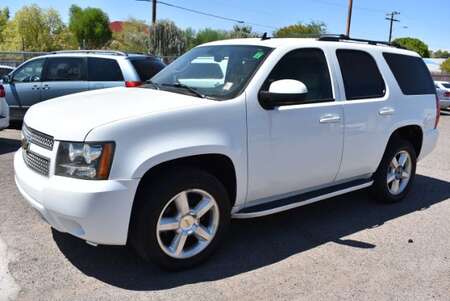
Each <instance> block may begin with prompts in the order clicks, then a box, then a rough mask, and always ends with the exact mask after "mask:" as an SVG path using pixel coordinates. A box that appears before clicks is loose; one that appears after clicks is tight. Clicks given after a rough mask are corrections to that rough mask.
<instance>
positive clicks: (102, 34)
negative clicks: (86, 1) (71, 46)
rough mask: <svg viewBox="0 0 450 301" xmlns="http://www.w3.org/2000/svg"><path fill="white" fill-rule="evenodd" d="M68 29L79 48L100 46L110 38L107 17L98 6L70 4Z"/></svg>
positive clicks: (110, 33)
mask: <svg viewBox="0 0 450 301" xmlns="http://www.w3.org/2000/svg"><path fill="white" fill-rule="evenodd" d="M69 29H70V31H71V32H72V33H73V34H74V36H75V38H76V40H77V42H78V45H79V47H81V48H90V49H97V48H102V47H104V46H105V45H106V44H107V43H108V42H109V41H110V40H111V38H112V32H111V29H110V28H109V17H108V15H107V14H106V13H105V12H103V11H102V10H101V9H99V8H92V7H87V8H85V9H82V8H81V7H79V6H77V5H72V6H71V7H70V19H69Z"/></svg>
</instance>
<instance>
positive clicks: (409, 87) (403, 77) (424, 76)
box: [383, 53, 436, 95]
mask: <svg viewBox="0 0 450 301" xmlns="http://www.w3.org/2000/svg"><path fill="white" fill-rule="evenodd" d="M383 56H384V58H385V60H386V62H387V63H388V65H389V68H391V71H392V73H393V74H394V76H395V79H396V80H397V82H398V84H399V86H400V89H401V90H402V92H403V94H405V95H426V94H435V93H436V90H435V87H434V83H433V79H432V78H431V75H430V71H428V68H427V66H426V65H425V62H424V61H423V59H422V58H420V57H415V56H409V55H402V54H396V53H383Z"/></svg>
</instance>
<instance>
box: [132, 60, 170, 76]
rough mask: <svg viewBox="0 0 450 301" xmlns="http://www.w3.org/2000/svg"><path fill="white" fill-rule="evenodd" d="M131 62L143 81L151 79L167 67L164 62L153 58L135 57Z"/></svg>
mask: <svg viewBox="0 0 450 301" xmlns="http://www.w3.org/2000/svg"><path fill="white" fill-rule="evenodd" d="M131 64H133V66H134V69H136V72H137V74H138V75H139V78H140V79H141V81H146V80H149V79H150V78H152V77H153V76H155V74H156V73H158V72H159V71H161V70H162V69H164V67H165V65H164V64H163V63H162V62H160V61H158V60H156V59H153V58H145V59H134V60H131Z"/></svg>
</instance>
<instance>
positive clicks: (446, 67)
mask: <svg viewBox="0 0 450 301" xmlns="http://www.w3.org/2000/svg"><path fill="white" fill-rule="evenodd" d="M441 70H442V71H444V72H445V73H449V74H450V58H448V59H447V60H445V61H444V62H443V63H442V65H441Z"/></svg>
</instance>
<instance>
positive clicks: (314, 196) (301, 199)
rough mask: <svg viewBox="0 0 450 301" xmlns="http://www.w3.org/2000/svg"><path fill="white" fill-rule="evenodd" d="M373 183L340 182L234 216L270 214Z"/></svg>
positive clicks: (357, 181) (364, 181)
mask: <svg viewBox="0 0 450 301" xmlns="http://www.w3.org/2000/svg"><path fill="white" fill-rule="evenodd" d="M372 184H373V181H372V179H367V180H355V181H351V182H348V183H344V184H339V185H336V186H331V187H327V188H323V189H319V190H316V191H311V192H307V193H303V194H300V195H296V196H291V197H288V198H284V199H280V200H276V201H271V202H267V203H264V204H259V205H255V206H251V207H247V208H243V209H242V210H240V211H238V212H236V213H234V214H233V215H232V218H238V219H244V218H254V217H260V216H265V215H270V214H274V213H278V212H282V211H286V210H290V209H293V208H297V207H301V206H305V205H308V204H311V203H315V202H318V201H321V200H324V199H328V198H332V197H335V196H338V195H341V194H346V193H348V192H352V191H355V190H359V189H363V188H367V187H370V186H372Z"/></svg>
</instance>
